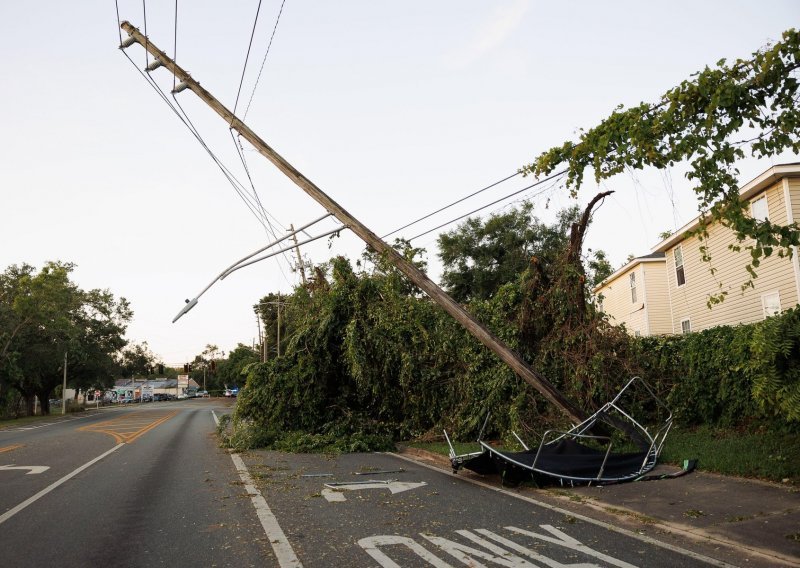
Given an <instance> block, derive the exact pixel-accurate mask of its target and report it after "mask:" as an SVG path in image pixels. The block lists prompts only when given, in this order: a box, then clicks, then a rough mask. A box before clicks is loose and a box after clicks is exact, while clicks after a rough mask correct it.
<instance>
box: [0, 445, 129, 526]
mask: <svg viewBox="0 0 800 568" xmlns="http://www.w3.org/2000/svg"><path fill="white" fill-rule="evenodd" d="M124 445H125V444H124V443H122V444H117V445H116V446H114V447H113V448H111V449H110V450H108V451H107V452H105V453H103V454H100V455H99V456H97V457H96V458H94V459H93V460H91V461H88V462H86V463H85V464H83V465H82V466H80V467H79V468H78V469H76V470H74V471H73V472H72V473H68V474H67V475H65V476H64V477H62V478H61V479H59V480H58V481H56V482H54V483H52V484H50V485H48V486H47V487H45V488H44V489H42V490H41V491H39V492H38V493H37V494H36V495H34V496H33V497H29V498H27V499H25V500H24V501H23V502H22V503H20V504H19V505H17V506H16V507H14V508H13V509H9V510H8V511H6V512H5V513H3V514H2V515H0V525H1V524H3V523H4V522H6V521H7V520H8V519H10V518H11V517H13V516H14V515H16V514H17V513H19V512H20V511H22V510H23V509H24V508H25V507H27V506H28V505H30V504H32V503H34V502H36V501H38V500H39V499H41V498H42V497H44V496H45V495H47V494H48V493H50V492H51V491H52V490H53V489H55V488H56V487H58V486H59V485H61V484H63V483H66V482H67V481H69V480H70V479H72V478H73V477H75V476H76V475H78V474H79V473H80V472H82V471H83V470H84V469H86V468H88V467H90V466H92V465H94V464H96V463H97V462H99V461H100V460H101V459H103V458H104V457H106V456H107V455H109V454H111V453H113V452H116V451H117V450H118V449H120V448H121V447H122V446H124Z"/></svg>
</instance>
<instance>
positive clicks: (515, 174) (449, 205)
mask: <svg viewBox="0 0 800 568" xmlns="http://www.w3.org/2000/svg"><path fill="white" fill-rule="evenodd" d="M520 173H521V172H516V173H514V174H511V175H510V176H507V177H504V178H503V179H501V180H500V181H496V182H494V183H493V184H490V185H487V186H486V187H484V188H483V189H479V190H478V191H476V192H474V193H470V194H469V195H467V196H466V197H462V198H461V199H458V200H456V201H453V202H452V203H450V204H448V205H445V206H444V207H441V208H440V209H437V210H436V211H434V212H433V213H428V214H427V215H425V216H424V217H420V218H419V219H417V220H416V221H411V222H410V223H408V224H406V225H403V226H402V227H400V228H399V229H395V230H394V231H392V232H391V233H386V234H385V235H383V236H382V237H381V238H382V239H385V238H386V237H390V236H392V235H394V234H395V233H399V232H400V231H402V230H403V229H407V228H409V227H411V226H412V225H416V224H417V223H419V222H420V221H424V220H425V219H427V218H428V217H433V216H434V215H436V214H437V213H441V212H442V211H444V210H445V209H448V208H450V207H452V206H454V205H458V204H459V203H461V202H462V201H466V200H467V199H469V198H470V197H475V196H476V195H478V194H479V193H483V192H484V191H486V190H487V189H491V188H493V187H495V186H496V185H500V184H501V183H503V182H504V181H508V180H510V179H511V178H514V177H516V176H518V175H519V174H520Z"/></svg>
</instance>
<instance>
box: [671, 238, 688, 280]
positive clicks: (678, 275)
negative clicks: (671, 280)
mask: <svg viewBox="0 0 800 568" xmlns="http://www.w3.org/2000/svg"><path fill="white" fill-rule="evenodd" d="M678 257H680V259H681V263H680V264H678ZM672 259H673V260H674V261H675V284H677V286H678V288H680V287H681V286H685V285H686V266H685V263H684V261H683V247H681V245H678V246H676V247H675V249H674V250H673V251H672ZM681 279H683V282H681Z"/></svg>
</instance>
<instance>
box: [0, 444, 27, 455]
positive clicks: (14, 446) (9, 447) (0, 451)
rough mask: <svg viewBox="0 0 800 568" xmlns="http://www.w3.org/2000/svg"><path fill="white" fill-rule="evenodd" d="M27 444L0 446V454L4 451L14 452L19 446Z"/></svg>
mask: <svg viewBox="0 0 800 568" xmlns="http://www.w3.org/2000/svg"><path fill="white" fill-rule="evenodd" d="M24 447H25V444H15V445H13V446H6V447H5V448H0V454H2V453H3V452H12V451H14V450H16V449H18V448H24Z"/></svg>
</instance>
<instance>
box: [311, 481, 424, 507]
mask: <svg viewBox="0 0 800 568" xmlns="http://www.w3.org/2000/svg"><path fill="white" fill-rule="evenodd" d="M425 485H428V484H427V483H426V482H424V481H419V482H411V481H375V482H360V483H341V484H333V483H326V484H325V487H326V488H327V489H323V490H322V495H323V497H325V499H327V500H328V502H329V503H330V502H331V501H334V502H340V501H346V499H345V496H344V494H343V493H341V492H342V491H359V490H361V489H389V491H391V492H392V495H394V494H395V493H402V492H403V491H410V490H411V489H417V488H419V487H424V486H425Z"/></svg>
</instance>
